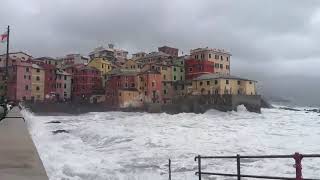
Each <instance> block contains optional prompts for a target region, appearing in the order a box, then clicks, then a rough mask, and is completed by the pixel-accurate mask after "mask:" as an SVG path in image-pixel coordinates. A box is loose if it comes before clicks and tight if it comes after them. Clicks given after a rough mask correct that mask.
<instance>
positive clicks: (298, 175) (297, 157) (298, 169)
mask: <svg viewBox="0 0 320 180" xmlns="http://www.w3.org/2000/svg"><path fill="white" fill-rule="evenodd" d="M254 158H255V159H264V158H265V159H273V158H277V159H280V158H293V159H294V160H295V169H296V177H280V176H261V175H249V174H241V171H240V170H241V169H240V168H241V159H254ZM303 158H320V154H300V153H295V154H292V155H256V156H240V155H239V154H237V155H236V156H200V155H198V156H196V157H195V158H194V160H195V161H198V171H197V172H196V173H195V174H196V175H198V177H199V180H201V176H202V175H215V176H229V177H237V179H238V180H241V177H246V178H257V179H288V180H290V179H291V180H320V179H310V178H302V165H301V160H302V159H303ZM202 159H236V160H237V174H229V173H213V172H202V169H201V160H202Z"/></svg>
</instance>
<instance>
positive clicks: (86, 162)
mask: <svg viewBox="0 0 320 180" xmlns="http://www.w3.org/2000/svg"><path fill="white" fill-rule="evenodd" d="M23 114H24V116H25V117H26V119H27V122H28V124H29V129H30V133H31V135H32V137H33V140H34V142H35V144H36V146H37V148H38V151H39V153H40V156H41V159H42V160H43V163H44V166H45V168H46V171H47V173H48V175H49V177H50V179H51V180H60V179H68V180H69V179H70V180H88V179H98V180H100V179H101V180H106V179H110V180H113V179H114V180H129V179H130V180H131V179H134V180H158V179H161V180H162V179H163V180H165V179H168V178H167V177H168V175H167V162H168V159H169V158H171V159H172V171H173V172H172V179H179V180H180V179H186V180H191V179H195V178H196V177H195V175H194V172H195V171H196V168H197V163H196V162H195V161H194V159H193V158H194V157H195V156H196V155H197V154H200V155H235V154H237V153H239V154H241V155H264V154H292V153H294V152H301V153H320V144H319V142H320V116H318V115H319V114H317V113H313V112H310V113H305V112H304V111H287V110H280V109H263V110H262V113H261V114H256V113H250V112H247V111H245V110H244V109H243V108H239V111H238V112H219V111H215V110H211V111H209V112H207V113H205V114H193V113H182V114H177V115H169V114H165V113H162V114H148V113H131V112H130V113H125V112H102V113H88V114H84V115H79V116H35V115H33V114H32V113H30V112H27V111H23ZM53 120H55V121H61V122H62V123H60V124H48V123H47V122H49V121H53ZM58 129H64V130H69V131H70V132H69V133H61V134H56V135H53V133H52V131H54V130H58ZM293 164H294V161H293V159H288V160H256V159H255V160H243V163H242V169H241V171H242V172H243V173H247V174H259V175H273V176H275V175H278V176H289V177H290V176H292V177H294V168H293ZM303 168H304V169H303V173H304V177H310V178H319V177H320V160H310V159H304V160H303ZM203 169H205V170H206V171H215V172H228V173H235V172H236V164H235V161H234V160H227V161H225V160H223V161H222V160H205V161H203ZM217 179H223V178H222V177H218V178H217Z"/></svg>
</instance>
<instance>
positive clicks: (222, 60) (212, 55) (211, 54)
mask: <svg viewBox="0 0 320 180" xmlns="http://www.w3.org/2000/svg"><path fill="white" fill-rule="evenodd" d="M190 56H191V57H192V58H194V59H195V60H203V61H210V62H214V72H215V73H218V74H230V57H231V54H230V53H229V52H227V51H226V50H224V49H215V48H208V47H206V48H197V49H192V50H190Z"/></svg>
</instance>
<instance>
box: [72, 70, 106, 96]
mask: <svg viewBox="0 0 320 180" xmlns="http://www.w3.org/2000/svg"><path fill="white" fill-rule="evenodd" d="M70 68H71V73H72V72H73V73H72V75H73V80H72V99H74V100H87V101H89V98H90V96H91V95H93V94H95V91H99V90H101V89H102V83H101V73H100V71H99V70H98V69H96V68H93V67H90V66H85V65H82V66H79V65H78V66H73V67H68V68H67V69H66V71H67V72H68V71H70ZM68 73H70V72H68Z"/></svg>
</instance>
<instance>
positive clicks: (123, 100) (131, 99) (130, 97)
mask: <svg viewBox="0 0 320 180" xmlns="http://www.w3.org/2000/svg"><path fill="white" fill-rule="evenodd" d="M118 102H119V107H121V108H126V107H140V106H142V98H141V95H140V93H139V91H138V90H137V89H135V88H131V89H120V90H119V92H118Z"/></svg>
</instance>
